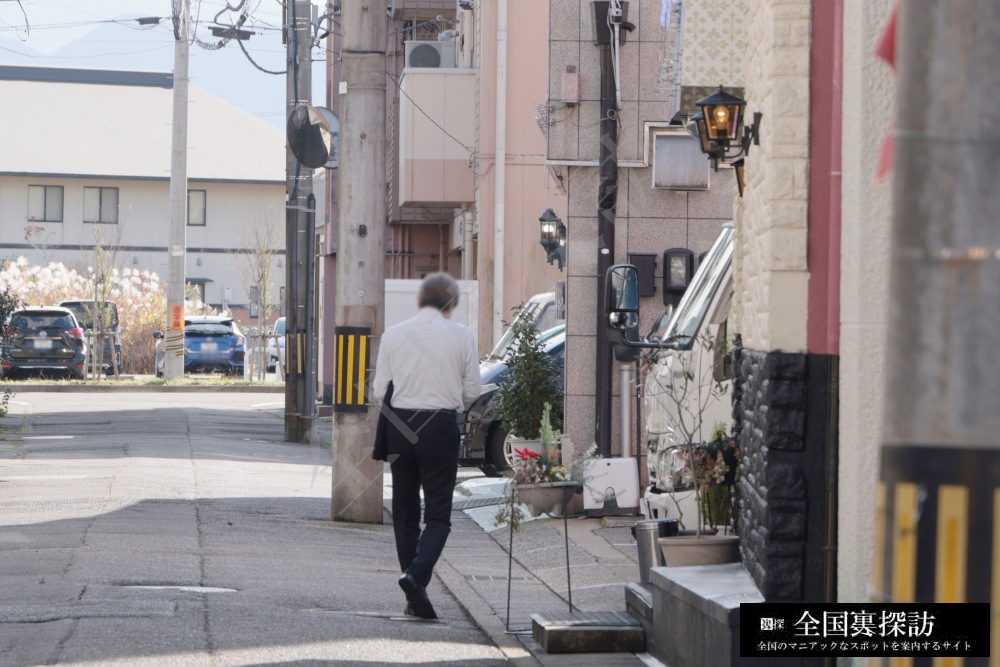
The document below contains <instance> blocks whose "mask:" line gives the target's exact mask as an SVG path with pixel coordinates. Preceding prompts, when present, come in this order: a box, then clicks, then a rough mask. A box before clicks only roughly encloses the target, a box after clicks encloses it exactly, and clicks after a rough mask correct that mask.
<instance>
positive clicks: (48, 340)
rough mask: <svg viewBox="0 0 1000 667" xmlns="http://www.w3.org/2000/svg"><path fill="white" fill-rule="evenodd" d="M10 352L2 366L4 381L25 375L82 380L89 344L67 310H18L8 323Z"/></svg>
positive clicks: (50, 308) (71, 313)
mask: <svg viewBox="0 0 1000 667" xmlns="http://www.w3.org/2000/svg"><path fill="white" fill-rule="evenodd" d="M9 327H10V329H11V330H12V337H11V341H10V348H9V349H8V350H7V355H6V358H4V359H3V361H2V363H0V369H2V371H3V377H14V376H17V375H23V374H28V373H31V374H36V375H41V376H43V377H44V376H48V375H50V374H58V375H64V376H68V377H71V378H76V379H79V380H82V379H83V377H84V369H83V362H84V358H85V357H86V354H87V343H86V341H85V340H84V334H83V329H81V328H80V324H79V322H77V321H76V317H74V315H73V311H71V310H69V309H68V308H60V307H57V306H44V307H33V308H19V309H18V310H15V311H14V312H13V313H12V314H11V316H10V321H9Z"/></svg>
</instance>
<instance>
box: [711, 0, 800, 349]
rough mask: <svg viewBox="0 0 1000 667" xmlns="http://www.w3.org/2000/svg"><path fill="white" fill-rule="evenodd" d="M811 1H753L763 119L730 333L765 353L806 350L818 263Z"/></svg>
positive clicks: (753, 107) (755, 97) (754, 69)
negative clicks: (812, 198)
mask: <svg viewBox="0 0 1000 667" xmlns="http://www.w3.org/2000/svg"><path fill="white" fill-rule="evenodd" d="M811 11H812V10H811V2H810V0H754V1H753V2H750V3H748V4H747V14H746V31H747V51H746V58H745V68H746V76H745V79H744V86H745V91H746V96H745V97H746V100H747V109H746V113H747V118H751V117H752V116H751V114H753V113H754V112H756V111H760V112H761V113H763V118H762V120H761V128H760V145H759V146H753V147H752V148H751V150H750V153H749V155H747V158H746V191H745V194H744V197H743V199H738V200H737V205H736V218H737V219H736V255H735V258H734V262H735V269H736V271H735V281H734V287H735V296H734V298H733V304H734V308H733V315H734V318H733V322H732V323H731V325H732V326H731V327H730V330H731V331H733V332H737V333H740V334H741V335H742V336H743V343H744V344H745V345H746V346H747V347H749V348H752V349H757V350H786V351H805V349H806V315H807V312H806V311H807V296H808V294H807V291H808V281H809V267H808V263H807V248H806V245H807V241H808V203H809V62H810V54H809V49H810V45H811V26H812V22H811Z"/></svg>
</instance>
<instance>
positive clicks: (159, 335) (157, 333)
mask: <svg viewBox="0 0 1000 667" xmlns="http://www.w3.org/2000/svg"><path fill="white" fill-rule="evenodd" d="M153 338H163V332H162V331H154V332H153Z"/></svg>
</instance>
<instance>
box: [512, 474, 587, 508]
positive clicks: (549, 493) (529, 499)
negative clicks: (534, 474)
mask: <svg viewBox="0 0 1000 667" xmlns="http://www.w3.org/2000/svg"><path fill="white" fill-rule="evenodd" d="M579 487H580V485H579V484H578V483H576V482H536V483H534V484H518V485H517V497H518V500H520V502H522V503H524V504H525V505H527V506H528V512H529V513H530V514H531V516H539V515H540V514H551V515H554V516H562V515H563V512H565V508H566V505H567V504H568V503H569V501H570V499H571V498H572V497H573V494H574V493H576V491H577V489H578V488H579Z"/></svg>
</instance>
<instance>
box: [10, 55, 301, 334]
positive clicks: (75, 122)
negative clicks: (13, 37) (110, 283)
mask: <svg viewBox="0 0 1000 667" xmlns="http://www.w3.org/2000/svg"><path fill="white" fill-rule="evenodd" d="M172 86H173V77H172V75H171V74H169V73H153V72H110V71H103V70H77V69H57V68H42V67H0V117H3V118H6V119H8V122H5V123H3V124H2V127H0V141H2V143H3V145H4V146H5V149H4V151H2V153H0V256H2V257H3V258H4V259H15V258H16V257H18V256H22V255H23V256H25V257H26V258H27V259H28V260H29V261H31V262H34V263H47V262H50V261H59V262H63V263H64V264H66V265H69V266H72V267H75V268H81V269H85V268H86V267H87V266H92V265H93V264H94V259H93V258H94V248H95V246H101V247H103V248H104V249H105V250H107V251H109V252H110V253H112V255H113V258H114V259H113V261H114V262H115V264H116V265H118V266H119V267H120V268H124V267H128V268H135V269H142V270H150V271H154V272H156V273H158V274H159V275H160V277H161V278H163V279H166V278H167V270H168V266H169V262H168V243H169V237H170V235H169V232H170V215H169V190H170V131H171V125H172V118H171V111H172ZM190 99H191V105H190V111H189V127H188V138H189V139H188V146H189V153H188V211H187V225H186V240H187V249H186V250H187V253H186V254H187V259H186V261H187V266H186V274H185V275H186V280H187V282H188V284H189V285H190V286H191V288H192V289H195V290H197V291H198V293H199V295H200V296H201V297H202V300H203V301H204V302H205V303H207V304H209V305H211V306H213V307H217V308H219V307H224V306H228V307H232V308H243V309H247V310H249V306H250V302H251V294H250V286H249V285H248V281H247V280H246V279H245V277H244V276H243V273H244V272H243V270H242V268H241V265H242V264H243V263H244V261H245V258H246V256H247V254H248V253H249V252H252V251H253V250H254V248H253V246H252V245H251V244H250V243H249V241H248V239H249V237H250V236H251V232H252V231H253V229H255V228H262V227H269V226H277V228H278V229H279V230H280V229H281V228H282V226H283V221H284V179H283V170H282V162H281V160H282V156H283V153H284V136H283V134H282V133H281V131H280V130H277V129H275V128H274V127H272V126H270V125H268V124H266V123H264V122H262V121H259V120H257V119H256V118H254V117H253V116H251V115H250V114H248V113H246V112H244V111H242V110H239V109H237V108H235V107H232V106H230V105H228V104H227V103H225V102H223V101H222V100H219V99H218V98H215V97H213V96H211V95H209V94H208V93H206V92H204V91H202V90H200V89H197V88H193V87H192V88H191V91H190ZM25 100H31V102H32V104H31V107H30V109H31V111H30V112H26V107H25V104H24V102H25ZM283 249H284V236H283V234H280V233H279V234H278V235H277V236H276V242H275V244H274V246H273V247H272V248H271V253H272V254H273V255H274V262H275V265H276V267H277V265H280V264H281V262H282V261H283ZM283 284H284V277H283V272H282V271H280V269H277V268H276V269H275V271H274V286H273V290H272V293H273V304H272V305H274V306H275V307H277V306H278V298H279V294H280V287H281V285H283ZM251 323H252V322H251Z"/></svg>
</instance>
